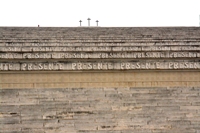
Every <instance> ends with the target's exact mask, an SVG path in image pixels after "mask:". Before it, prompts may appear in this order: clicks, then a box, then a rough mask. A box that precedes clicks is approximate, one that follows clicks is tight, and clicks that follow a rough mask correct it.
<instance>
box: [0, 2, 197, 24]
mask: <svg viewBox="0 0 200 133" xmlns="http://www.w3.org/2000/svg"><path fill="white" fill-rule="evenodd" d="M199 15H200V0H0V26H37V25H38V24H39V25H40V26H41V27H42V26H45V27H46V26H56V27H57V26H61V27H63V26H64V27H76V26H79V20H82V21H83V22H82V25H83V26H87V25H88V21H87V18H88V17H89V18H91V22H90V23H91V26H96V22H95V21H96V20H99V26H102V27H110V26H111V27H116V26H118V27H137V26H199Z"/></svg>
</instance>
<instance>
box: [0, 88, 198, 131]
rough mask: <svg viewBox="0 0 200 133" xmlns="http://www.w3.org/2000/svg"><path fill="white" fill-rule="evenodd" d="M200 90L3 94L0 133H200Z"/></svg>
mask: <svg viewBox="0 0 200 133" xmlns="http://www.w3.org/2000/svg"><path fill="white" fill-rule="evenodd" d="M199 92H200V88H198V87H155V88H153V87H151V88H145V87H142V88H136V87H135V88H91V89H88V88H63V89H60V88H55V89H43V88H39V89H24V88H21V89H1V90H0V96H1V99H0V100H1V104H0V112H1V113H0V123H1V125H0V132H1V133H30V132H32V133H133V132H134V133H199V132H200V95H199Z"/></svg>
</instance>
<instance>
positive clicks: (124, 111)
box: [0, 27, 200, 133]
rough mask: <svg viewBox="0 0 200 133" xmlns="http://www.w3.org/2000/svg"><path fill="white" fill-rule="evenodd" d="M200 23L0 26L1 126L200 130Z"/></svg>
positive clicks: (85, 131) (118, 132) (127, 132)
mask: <svg viewBox="0 0 200 133" xmlns="http://www.w3.org/2000/svg"><path fill="white" fill-rule="evenodd" d="M199 52H200V28H198V27H151V28H150V27H149V28H148V27H146V28H145V27H144V28H143V27H140V28H131V27H124V28H123V27H121V28H120V27H116V28H109V27H108V28H105V27H101V28H100V27H96V28H88V27H87V28H86V27H79V28H74V27H72V28H69V27H67V28H64V27H54V28H51V27H42V28H41V27H37V28H36V27H35V28H34V27H33V28H30V27H29V28H28V27H17V28H16V27H0V133H200V71H199V70H200V62H199V60H200V54H199Z"/></svg>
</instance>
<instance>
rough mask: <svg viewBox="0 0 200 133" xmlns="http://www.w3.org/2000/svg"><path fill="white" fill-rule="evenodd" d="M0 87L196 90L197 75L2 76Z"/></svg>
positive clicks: (146, 72) (147, 72) (151, 73)
mask: <svg viewBox="0 0 200 133" xmlns="http://www.w3.org/2000/svg"><path fill="white" fill-rule="evenodd" d="M0 86H1V88H4V89H6V88H7V89H9V88H10V89H11V88H30V89H34V88H41V87H44V88H65V87H88V88H92V87H175V86H182V87H194V86H200V72H199V71H176V72H174V71H129V72H123V71H122V72H121V71H115V72H112V71H110V72H105V71H104V72H98V71H97V72H89V71H88V72H56V71H55V72H45V71H44V72H9V73H5V72H4V73H0Z"/></svg>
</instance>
